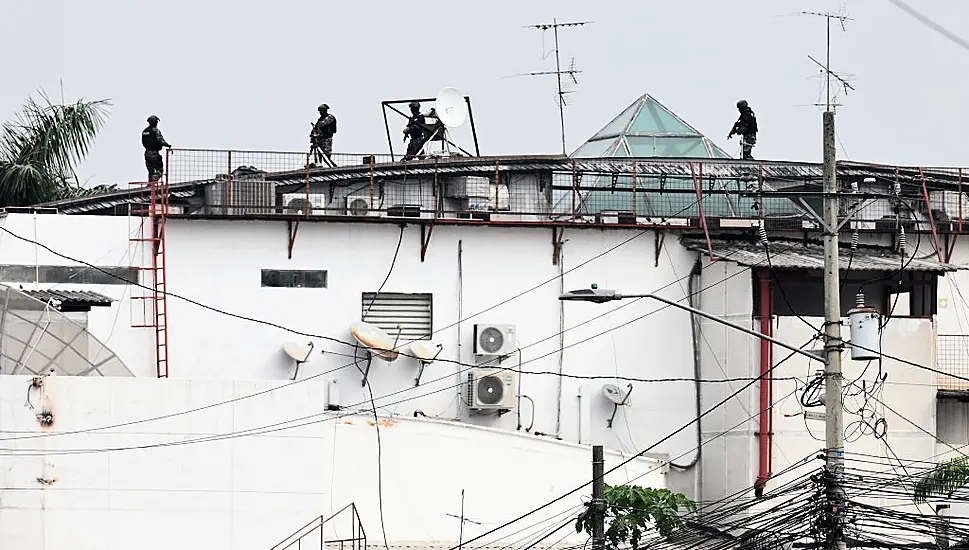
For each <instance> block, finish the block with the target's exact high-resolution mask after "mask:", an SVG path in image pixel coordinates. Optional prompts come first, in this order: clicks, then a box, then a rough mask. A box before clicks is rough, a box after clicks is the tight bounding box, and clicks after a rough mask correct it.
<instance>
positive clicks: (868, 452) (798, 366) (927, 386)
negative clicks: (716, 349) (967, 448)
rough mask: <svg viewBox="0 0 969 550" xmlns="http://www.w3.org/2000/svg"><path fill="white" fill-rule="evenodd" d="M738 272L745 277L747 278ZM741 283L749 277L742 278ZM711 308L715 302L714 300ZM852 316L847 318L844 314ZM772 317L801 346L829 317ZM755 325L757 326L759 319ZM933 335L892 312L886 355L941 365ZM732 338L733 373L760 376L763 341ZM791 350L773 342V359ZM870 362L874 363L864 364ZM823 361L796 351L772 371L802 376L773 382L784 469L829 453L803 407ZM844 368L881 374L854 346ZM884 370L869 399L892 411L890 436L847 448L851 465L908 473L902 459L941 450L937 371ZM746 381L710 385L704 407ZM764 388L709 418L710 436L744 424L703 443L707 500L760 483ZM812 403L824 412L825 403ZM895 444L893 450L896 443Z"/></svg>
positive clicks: (819, 425)
mask: <svg viewBox="0 0 969 550" xmlns="http://www.w3.org/2000/svg"><path fill="white" fill-rule="evenodd" d="M724 264H725V265H724V269H725V271H726V272H729V271H731V270H733V269H736V266H734V267H730V266H729V264H726V262H724ZM736 278H737V279H741V277H736ZM737 284H738V285H741V284H744V283H740V282H738V283H737ZM746 285H747V288H752V287H751V286H750V279H749V276H748V277H747V282H746ZM728 294H729V293H728ZM716 300H717V299H713V300H711V302H710V303H711V304H713V303H715V302H716ZM728 301H729V300H728ZM710 307H715V306H712V305H711V306H710ZM737 307H739V305H738V306H737ZM747 307H748V308H749V307H750V306H749V305H748V306H747ZM737 317H738V318H740V317H741V316H740V315H738V316H737ZM748 319H749V313H748ZM734 321H738V319H737V318H735V319H734ZM805 321H806V322H807V323H805ZM846 321H847V319H845V322H846ZM738 322H739V321H738ZM773 323H774V337H775V338H777V339H779V340H781V341H784V342H787V343H789V344H791V345H793V346H802V345H804V344H805V342H808V341H809V340H810V339H811V337H812V335H814V334H816V330H814V329H812V328H811V327H809V326H808V324H810V325H813V326H814V327H820V326H822V324H823V319H821V318H815V317H808V318H805V319H804V320H802V319H799V318H797V317H775V318H774V320H773ZM704 328H705V330H708V332H707V337H708V338H711V336H712V335H716V334H717V333H718V332H719V329H717V328H716V327H707V326H706V325H705V326H704ZM754 328H755V329H756V328H757V325H756V323H755V324H754ZM711 333H712V334H711ZM842 335H843V337H844V338H845V339H850V335H849V329H848V327H847V326H843V327H842ZM933 335H934V327H933V321H932V320H931V319H913V318H896V319H891V320H890V321H889V322H888V324H887V326H886V327H885V328H884V331H883V336H882V351H883V353H884V354H885V355H886V356H891V357H895V358H899V359H903V360H905V361H909V362H912V363H916V364H918V365H925V366H927V367H930V368H934V365H935V349H934V337H933ZM725 338H726V340H727V341H728V342H729V343H728V344H723V343H720V344H718V345H725V346H726V347H727V352H726V353H725V354H724V355H723V356H722V361H721V362H722V363H725V364H724V369H725V370H726V371H727V372H728V373H729V374H730V376H733V377H741V376H743V377H756V376H758V375H759V360H760V359H759V355H760V351H759V345H758V344H757V342H756V340H755V339H754V338H753V337H750V336H747V335H744V334H743V333H739V332H737V331H730V332H729V333H725ZM751 346H753V347H751ZM820 348H821V345H820V342H815V343H814V344H812V345H810V346H807V347H806V349H820ZM731 349H734V350H736V349H741V350H744V351H743V352H741V353H739V354H738V353H731V351H730V350H731ZM747 354H749V355H747ZM789 354H790V352H789V351H788V350H785V349H784V348H781V347H779V346H776V345H775V346H774V349H773V358H774V364H775V365H776V364H778V363H780V361H781V360H783V359H784V358H785V357H787V356H788V355H789ZM711 362H712V358H711V359H710V360H709V361H705V362H704V369H705V372H706V373H707V374H706V375H705V376H713V375H715V372H714V371H715V370H717V369H718V367H717V366H716V365H714V366H712V367H711V366H710V363H711ZM866 367H867V370H865V369H866ZM823 368H824V367H823V364H822V363H821V362H820V361H811V360H809V359H807V358H805V357H803V356H800V355H795V356H793V357H791V358H790V359H788V360H786V361H784V362H783V363H781V364H780V365H779V366H777V367H776V368H775V369H774V371H773V374H774V376H775V377H777V378H789V377H794V378H797V380H796V381H794V380H776V381H774V382H773V384H774V385H773V396H774V400H773V402H774V408H773V411H772V413H773V432H774V435H773V445H772V466H773V467H772V471H773V473H774V474H777V473H779V472H782V471H784V470H785V469H786V468H788V467H789V466H792V465H796V464H799V463H802V462H803V461H804V459H806V458H807V459H808V461H809V462H810V461H811V458H810V457H812V456H814V455H817V454H819V453H820V452H823V449H824V446H825V443H824V422H823V421H819V420H812V419H805V417H804V416H803V410H802V409H803V407H802V406H801V405H800V403H799V398H800V396H801V393H802V392H803V390H804V387H805V383H806V382H808V381H810V379H811V378H813V376H814V373H815V372H816V371H817V370H820V369H823ZM842 369H843V372H844V377H845V384H846V385H847V384H849V383H850V382H852V381H854V380H857V379H859V377H861V379H863V380H867V381H868V384H869V387H870V383H871V381H872V380H874V379H875V377H876V375H877V373H878V362H877V361H872V362H871V364H869V362H868V361H854V360H852V359H851V358H850V352H848V351H846V352H845V353H844V355H843V356H842ZM882 372H883V373H885V374H887V379H886V384H885V386H884V390H883V391H882V392H881V393H879V394H878V395H876V398H877V400H872V401H871V403H870V406H872V407H874V408H875V409H876V410H877V411H878V413H879V416H884V417H885V418H886V420H887V422H888V432H887V436H886V438H885V439H884V440H878V439H875V438H874V437H872V436H871V435H864V436H861V437H860V438H858V439H857V440H855V441H851V440H849V441H846V444H845V452H846V456H847V457H848V461H849V464H850V463H851V461H852V460H854V461H859V460H860V461H865V462H866V463H865V464H861V466H864V467H865V468H867V469H875V470H878V471H882V470H884V471H889V472H891V471H893V468H899V472H900V473H902V470H901V467H900V466H899V463H898V459H901V460H902V461H907V460H927V459H930V458H931V457H933V456H934V455H936V453H937V452H938V451H937V450H936V443H935V438H934V437H933V436H932V435H930V434H935V430H936V425H935V423H936V383H937V382H936V375H935V374H934V373H933V372H931V371H929V370H926V369H920V368H917V367H914V366H911V365H908V364H905V363H902V362H899V361H897V360H893V359H887V358H886V359H884V361H883V362H882ZM743 384H744V382H738V383H735V384H733V385H732V386H733V387H734V389H733V390H731V389H730V386H728V385H726V384H724V385H722V386H723V387H720V386H721V385H719V384H717V385H715V386H713V385H711V386H704V391H703V400H704V410H706V409H708V408H710V407H712V406H713V405H715V404H716V403H717V402H718V401H719V400H721V399H723V398H724V397H726V396H727V395H729V394H730V393H732V392H733V391H735V390H736V389H739V388H740V387H741V386H742V385H743ZM859 384H860V382H859ZM759 389H760V386H759V383H755V384H754V385H752V386H751V387H750V388H749V389H747V390H745V391H743V392H742V393H741V394H740V395H738V396H737V398H735V399H733V400H732V401H731V402H728V404H726V405H725V406H724V407H722V409H720V410H719V411H717V412H715V413H713V414H711V415H709V416H707V417H706V418H704V425H703V431H704V433H705V434H710V435H713V434H715V433H717V432H719V431H720V430H723V429H726V428H730V427H733V426H735V425H737V424H740V427H738V428H734V429H733V431H732V432H731V436H730V437H723V438H720V439H719V441H722V442H724V443H718V442H716V441H713V442H711V443H710V444H708V445H706V446H704V462H703V482H704V487H703V497H704V500H716V499H719V498H724V497H725V496H727V495H731V494H733V493H735V492H737V491H741V490H743V489H744V488H747V487H750V486H751V485H753V483H754V481H755V480H756V478H757V474H758V468H759V456H758V455H759V452H758V448H759V447H758V438H757V435H756V433H757V432H758V431H759V422H758V418H759V411H760V404H759ZM795 390H796V391H795ZM858 391H859V389H858V388H857V387H855V388H852V389H851V392H852V393H854V392H858ZM878 401H883V402H884V403H885V404H886V405H887V407H885V406H882V405H881V404H880V403H878ZM731 403H734V404H733V405H732V404H731ZM862 405H863V403H862V397H861V396H858V397H850V396H849V397H846V399H845V406H846V409H849V410H851V409H854V410H857V409H858V408H859V407H861V406H862ZM889 407H890V408H891V409H894V411H895V412H893V411H892V410H890V409H889ZM807 410H810V411H812V412H824V409H823V407H821V408H812V409H807ZM906 419H907V420H906ZM857 420H859V417H858V416H857V415H853V414H850V413H846V414H845V425H846V427H847V428H849V429H851V428H854V427H857V425H854V426H852V425H851V424H852V423H853V422H855V421H857ZM910 421H911V422H910ZM913 423H914V424H915V425H913ZM869 432H870V430H869ZM730 443H733V445H734V447H733V448H727V449H725V450H724V449H722V445H729V444H730ZM889 446H890V447H891V450H889V448H888V447H889ZM893 451H894V452H893ZM896 454H897V458H896ZM814 462H816V465H814V466H805V467H806V468H809V469H811V468H815V467H820V466H821V463H820V462H819V461H814ZM855 465H856V466H857V465H859V464H858V463H857V462H855ZM788 479H790V478H788ZM784 481H785V480H783V479H781V480H777V479H775V480H772V481H771V482H768V484H767V489H768V490H770V488H771V487H773V486H776V484H777V483H783V482H784Z"/></svg>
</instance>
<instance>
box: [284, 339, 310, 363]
mask: <svg viewBox="0 0 969 550" xmlns="http://www.w3.org/2000/svg"><path fill="white" fill-rule="evenodd" d="M283 351H285V352H286V355H288V356H290V357H291V358H292V359H293V361H296V362H297V363H305V362H306V361H307V360H308V359H309V358H310V353H312V352H313V342H307V343H305V344H296V343H293V342H286V343H285V344H283Z"/></svg>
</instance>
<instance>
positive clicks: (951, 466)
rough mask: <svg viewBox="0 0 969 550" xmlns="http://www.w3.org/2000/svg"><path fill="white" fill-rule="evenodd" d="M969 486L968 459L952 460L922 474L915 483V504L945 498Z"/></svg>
mask: <svg viewBox="0 0 969 550" xmlns="http://www.w3.org/2000/svg"><path fill="white" fill-rule="evenodd" d="M967 484H969V459H967V457H959V458H953V459H952V460H949V461H947V462H943V463H941V464H939V465H938V466H936V467H935V468H932V469H931V470H929V471H927V472H925V473H923V474H922V475H921V476H920V477H919V479H918V481H917V482H916V483H915V494H914V497H915V502H925V501H926V500H928V499H929V498H930V497H933V496H945V495H948V494H949V493H951V492H952V491H955V490H956V489H958V488H960V487H964V486H965V485H967Z"/></svg>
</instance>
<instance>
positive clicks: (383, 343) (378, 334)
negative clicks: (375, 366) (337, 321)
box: [350, 321, 400, 363]
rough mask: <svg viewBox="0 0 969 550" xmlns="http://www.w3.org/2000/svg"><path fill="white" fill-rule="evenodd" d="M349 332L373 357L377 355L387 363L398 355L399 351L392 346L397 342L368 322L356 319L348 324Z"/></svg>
mask: <svg viewBox="0 0 969 550" xmlns="http://www.w3.org/2000/svg"><path fill="white" fill-rule="evenodd" d="M350 333H351V334H353V337H354V338H356V340H357V342H360V343H361V344H363V346H364V347H366V348H367V349H368V350H369V351H370V353H372V354H373V355H374V356H375V357H379V358H381V359H383V360H384V361H387V362H388V363H389V362H391V361H394V360H395V359H397V357H398V356H399V355H400V352H399V351H398V350H397V349H396V348H395V347H394V346H395V345H396V344H397V342H396V340H395V339H394V338H391V337H390V335H389V334H387V333H386V332H384V331H383V330H381V329H380V328H379V327H376V326H374V325H371V324H370V323H367V322H365V321H357V322H356V323H353V324H351V325H350Z"/></svg>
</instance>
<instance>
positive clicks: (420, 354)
mask: <svg viewBox="0 0 969 550" xmlns="http://www.w3.org/2000/svg"><path fill="white" fill-rule="evenodd" d="M442 349H444V346H443V345H441V344H435V343H434V342H431V341H430V340H417V341H416V342H411V344H410V353H411V355H413V356H415V357H417V359H418V360H420V361H423V362H425V363H431V362H433V361H434V360H435V359H437V356H438V354H440V353H441V350H442Z"/></svg>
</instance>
